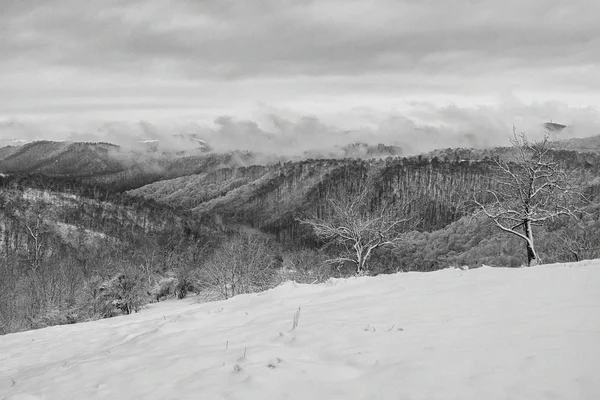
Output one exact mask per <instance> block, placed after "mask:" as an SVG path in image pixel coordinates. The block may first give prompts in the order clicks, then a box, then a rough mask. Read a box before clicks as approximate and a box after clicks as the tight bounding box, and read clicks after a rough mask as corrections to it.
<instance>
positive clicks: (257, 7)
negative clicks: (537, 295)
mask: <svg viewBox="0 0 600 400" xmlns="http://www.w3.org/2000/svg"><path fill="white" fill-rule="evenodd" d="M598 15H600V1H597V0H571V1H564V0H503V1H498V0H453V1H446V0H390V1H386V0H379V1H376V0H372V1H351V0H318V1H308V0H272V1H262V0H170V1H167V0H165V1H162V0H122V1H117V0H102V1H83V0H39V1H38V0H0V55H1V56H0V139H6V138H8V137H17V138H28V139H34V138H42V137H53V138H56V139H65V138H80V139H85V138H86V137H87V138H92V139H106V140H108V139H110V140H113V141H119V138H124V137H126V136H127V137H134V138H135V139H139V138H144V137H146V138H147V137H152V136H153V135H154V136H155V135H161V134H170V133H173V132H175V133H178V132H181V131H182V130H187V131H190V130H191V131H197V132H204V134H206V135H209V133H207V131H206V130H207V129H208V130H209V131H210V134H212V135H213V137H214V138H216V137H217V136H219V135H220V136H224V135H227V134H228V133H226V132H229V131H235V132H236V133H235V134H234V135H233V136H232V138H234V139H235V142H236V143H240V142H242V143H245V141H244V137H250V136H252V135H253V134H256V132H259V133H258V134H259V135H263V136H264V135H283V136H286V137H288V138H290V140H291V139H292V138H293V139H294V140H296V141H297V140H301V136H302V135H304V134H308V133H307V131H310V132H312V134H313V135H314V134H315V133H319V134H325V132H336V134H339V133H340V132H343V131H347V130H352V131H359V132H362V134H364V135H366V136H369V137H373V140H375V141H377V140H378V138H382V139H385V140H386V141H394V140H396V141H398V142H400V143H406V142H407V141H408V140H413V139H415V138H418V136H419V135H422V132H423V129H424V130H425V131H426V132H435V135H437V136H436V138H437V139H435V140H438V139H439V138H440V137H443V138H450V137H454V138H464V137H467V138H469V137H470V138H471V139H472V138H476V139H474V143H475V144H479V145H481V144H485V143H488V142H497V141H498V139H497V137H498V135H500V136H503V137H504V136H505V135H508V134H509V133H510V132H507V129H508V130H510V127H511V126H512V124H513V123H516V124H517V125H521V126H522V127H523V129H531V126H534V125H535V123H538V122H544V121H547V120H550V119H552V120H554V121H556V122H561V123H565V124H569V125H573V126H576V127H578V128H577V129H579V131H577V132H575V134H578V135H588V134H600V129H597V128H598V127H599V126H600V117H599V111H598V110H599V109H600V51H598V49H600V24H598ZM224 116H227V118H225V119H224ZM215 121H216V122H215ZM224 121H228V122H227V123H226V125H227V124H229V125H227V129H225V128H224V126H225V125H224V123H225V122H224ZM282 121H284V122H285V123H282ZM307 121H312V123H314V124H316V125H315V126H316V127H315V126H313V127H312V128H311V125H310V123H308V122H307ZM252 124H255V125H256V126H254V125H252ZM307 124H308V125H307ZM251 125H252V126H254V127H253V128H252V129H250V130H248V129H249V128H248V126H251ZM107 126H110V127H111V128H110V129H109V128H106V127H107ZM149 126H152V129H150V130H148V129H147V128H148V127H149ZM240 127H241V129H242V130H241V131H240V130H239V129H238V128H240ZM244 129H245V130H244ZM311 129H312V130H311ZM253 130H254V131H256V132H254V131H253ZM252 132H254V133H252ZM419 132H421V133H419ZM431 134H432V135H433V133H431ZM571 134H574V133H573V132H571ZM311 137H312V136H311ZM214 138H213V140H216V139H214ZM471 139H469V140H471ZM452 140H454V139H452ZM452 140H450V139H448V141H449V142H451V143H453V142H452ZM250 142H252V143H254V142H255V141H253V140H251V141H250Z"/></svg>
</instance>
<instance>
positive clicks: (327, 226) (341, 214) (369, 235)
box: [298, 185, 417, 275]
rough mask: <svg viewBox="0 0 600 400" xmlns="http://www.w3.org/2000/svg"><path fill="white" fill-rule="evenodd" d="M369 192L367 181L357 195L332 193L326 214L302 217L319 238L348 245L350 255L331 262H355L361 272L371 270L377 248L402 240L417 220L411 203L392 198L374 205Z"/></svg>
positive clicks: (301, 220) (303, 221) (302, 221)
mask: <svg viewBox="0 0 600 400" xmlns="http://www.w3.org/2000/svg"><path fill="white" fill-rule="evenodd" d="M369 195H370V191H369V190H368V186H367V185H365V186H364V187H363V188H362V189H361V190H360V191H359V193H358V194H357V195H352V194H346V195H338V196H336V197H329V198H328V199H327V205H328V208H329V213H328V214H327V215H326V216H323V217H317V216H316V215H313V216H311V217H309V218H300V219H298V221H299V222H300V223H301V224H304V225H308V226H310V227H311V228H312V230H313V232H314V234H315V235H316V236H317V237H318V238H319V239H321V240H324V241H326V242H328V243H333V244H337V245H341V246H343V247H345V249H346V253H347V255H346V256H342V257H338V258H334V259H331V260H329V262H344V261H349V262H352V263H353V264H354V265H355V266H356V273H357V274H358V275H363V274H367V273H368V272H369V266H368V261H369V259H370V258H371V255H372V254H373V251H375V250H376V249H378V248H380V247H382V246H385V245H394V244H396V243H398V242H399V241H400V240H402V238H403V236H404V235H403V233H404V232H406V231H407V230H408V229H409V228H412V227H414V226H415V223H416V222H417V221H415V220H414V219H412V218H409V217H407V208H408V207H407V206H400V205H394V204H392V203H389V202H383V203H379V204H377V205H375V206H373V205H372V204H370V202H369V197H370V196H369Z"/></svg>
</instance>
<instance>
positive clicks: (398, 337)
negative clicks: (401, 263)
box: [0, 260, 600, 400]
mask: <svg viewBox="0 0 600 400" xmlns="http://www.w3.org/2000/svg"><path fill="white" fill-rule="evenodd" d="M299 307H301V311H300V318H299V325H298V327H297V328H296V329H295V330H293V331H292V330H291V328H292V323H293V319H294V314H295V313H296V312H297V310H298V308H299ZM244 353H245V357H244ZM2 398H5V399H178V400H181V399H245V400H247V399H261V400H262V399H311V400H316V399H344V400H348V399H394V400H398V399H445V400H447V399H461V400H465V399H477V400H480V399H485V400H492V399H515V400H517V399H569V400H575V399H590V400H591V399H600V260H596V261H587V262H581V263H576V264H555V265H544V266H539V267H534V268H522V269H500V268H497V269H494V268H488V267H485V268H479V269H474V270H469V271H463V270H460V269H448V270H443V271H438V272H432V273H401V274H396V275H388V276H378V277H365V278H351V279H347V280H332V281H329V282H328V283H326V284H321V285H314V286H311V285H298V284H295V283H291V282H288V283H285V284H283V285H281V286H279V287H277V288H275V289H273V290H270V291H268V292H264V293H260V294H253V295H244V296H238V297H235V298H233V299H230V300H227V301H221V302H214V303H204V304H194V302H193V299H187V300H180V301H167V302H163V303H159V304H154V305H152V306H150V307H149V308H148V309H146V310H144V311H142V312H140V313H138V314H134V315H132V316H124V317H118V318H113V319H107V320H102V321H95V322H90V323H83V324H77V325H70V326H60V327H52V328H47V329H42V330H38V331H30V332H23V333H18V334H12V335H6V336H0V399H2Z"/></svg>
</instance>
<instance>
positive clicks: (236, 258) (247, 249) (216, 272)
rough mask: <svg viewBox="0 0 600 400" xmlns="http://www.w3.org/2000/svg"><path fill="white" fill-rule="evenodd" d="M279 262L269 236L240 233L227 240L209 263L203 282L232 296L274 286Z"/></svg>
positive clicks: (204, 271) (224, 295) (222, 293)
mask: <svg viewBox="0 0 600 400" xmlns="http://www.w3.org/2000/svg"><path fill="white" fill-rule="evenodd" d="M275 264H276V261H275V257H274V252H273V249H272V248H271V247H270V246H269V243H268V242H267V240H266V239H264V238H262V237H259V236H257V235H251V234H244V233H239V234H236V235H235V236H234V237H233V238H231V239H230V240H228V241H227V242H225V243H223V245H221V246H220V247H219V248H218V249H217V250H216V251H215V253H214V254H213V255H212V256H211V257H210V259H209V260H208V261H207V262H206V264H205V266H204V269H203V271H202V275H204V277H203V281H204V283H205V284H207V285H208V286H210V287H212V288H213V289H216V290H217V291H218V292H219V294H220V295H221V297H223V298H225V299H228V298H230V297H233V296H235V295H238V294H243V293H253V292H258V291H261V290H266V289H268V288H270V287H271V285H272V283H273V282H274V278H275V271H276V270H275V267H276V265H275Z"/></svg>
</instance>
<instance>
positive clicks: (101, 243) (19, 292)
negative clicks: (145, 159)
mask: <svg viewBox="0 0 600 400" xmlns="http://www.w3.org/2000/svg"><path fill="white" fill-rule="evenodd" d="M219 235H220V233H218V232H216V231H215V230H213V229H211V227H210V226H209V225H208V224H206V223H203V222H202V221H201V220H200V219H199V218H196V217H194V216H192V215H190V214H189V213H185V212H182V211H177V210H175V209H173V208H172V207H169V206H164V205H160V204H157V203H154V202H151V201H145V200H143V199H139V198H138V199H136V198H131V197H129V196H126V195H123V194H117V193H111V192H108V191H106V190H105V189H102V188H100V187H94V186H87V185H82V184H81V183H79V182H76V181H64V180H56V179H50V178H48V177H45V176H40V175H37V176H8V177H7V176H4V177H0V274H1V275H2V279H0V334H2V333H7V332H14V331H19V330H24V329H31V328H37V327H43V326H47V325H55V324H62V323H74V322H78V321H83V320H88V319H95V318H100V317H106V316H111V315H115V313H120V312H122V311H127V312H130V311H131V309H127V310H126V308H128V307H130V306H132V307H138V306H141V305H143V304H145V302H147V301H146V300H143V299H142V298H141V297H140V296H145V292H146V291H149V290H152V288H153V287H154V286H156V284H158V283H159V281H160V280H161V279H163V278H166V277H172V279H171V282H172V283H174V282H175V278H176V277H177V276H183V275H184V274H185V271H187V270H188V269H190V268H193V267H194V266H195V265H196V264H198V263H199V262H200V259H201V258H202V256H203V255H205V254H207V253H208V252H209V251H210V249H211V246H212V247H214V246H216V245H217V244H218V241H219ZM115 279H116V280H117V281H115ZM110 282H112V283H110ZM115 282H117V283H118V284H119V285H121V289H122V292H121V293H118V291H117V290H116V288H115V287H113V286H115V285H116V283H115ZM111 285H113V286H111ZM136 296H137V297H138V298H136Z"/></svg>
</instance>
